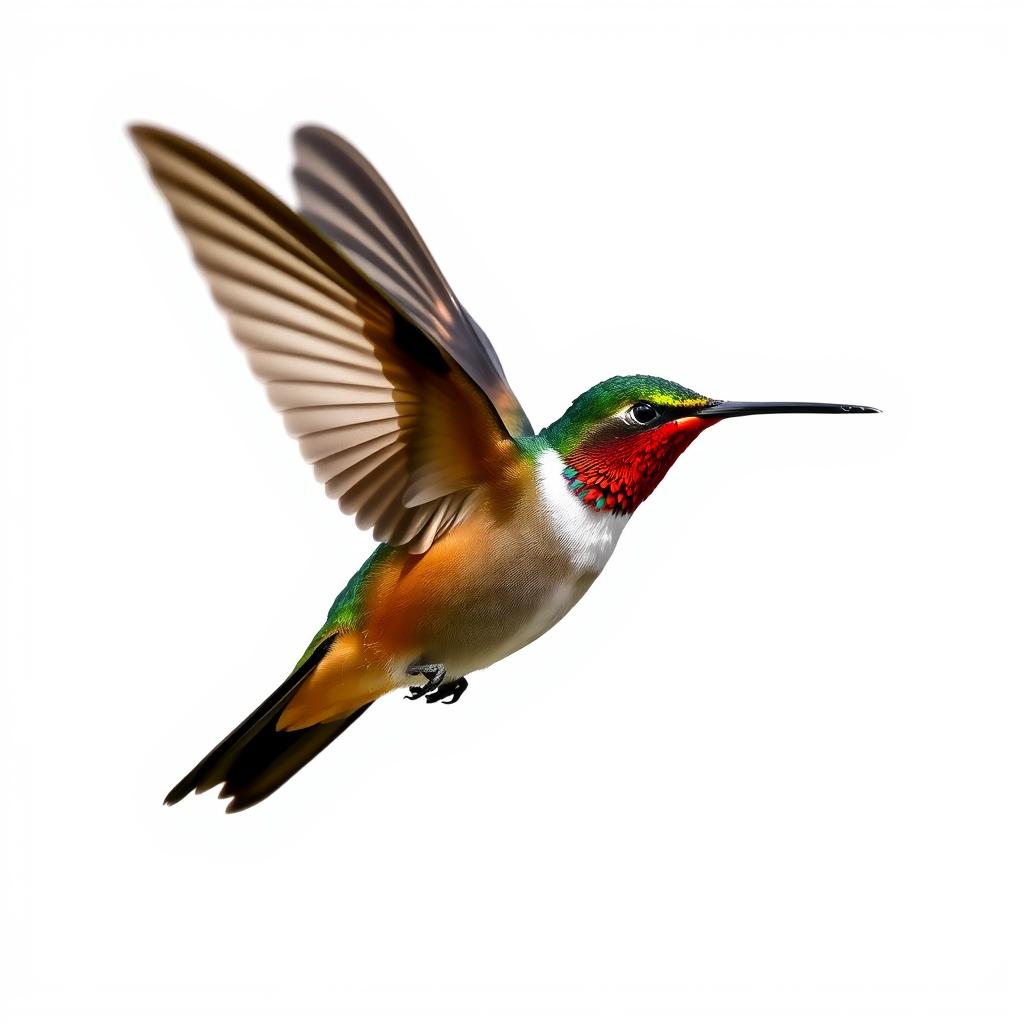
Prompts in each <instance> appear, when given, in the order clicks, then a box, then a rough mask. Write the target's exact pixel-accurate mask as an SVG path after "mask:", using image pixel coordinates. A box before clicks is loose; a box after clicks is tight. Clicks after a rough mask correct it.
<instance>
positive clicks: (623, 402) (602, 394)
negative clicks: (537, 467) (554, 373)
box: [540, 374, 708, 457]
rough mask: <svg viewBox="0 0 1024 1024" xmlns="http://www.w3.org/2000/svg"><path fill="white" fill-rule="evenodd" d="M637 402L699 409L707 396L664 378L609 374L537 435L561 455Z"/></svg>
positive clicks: (574, 447)
mask: <svg viewBox="0 0 1024 1024" xmlns="http://www.w3.org/2000/svg"><path fill="white" fill-rule="evenodd" d="M637 402H651V403H652V404H654V405H666V406H678V407H679V408H680V409H685V408H686V407H688V406H694V407H696V408H703V407H704V406H705V405H706V404H707V402H708V399H707V398H706V397H705V396H704V395H701V394H699V393H698V392H696V391H691V390H690V389H689V388H684V387H683V386H682V385H681V384H676V383H675V382H673V381H670V380H665V378H664V377H649V376H646V375H644V374H636V375H634V376H629V377H609V378H608V380H603V381H601V383H600V384H595V385H594V386H593V387H592V388H591V389H590V390H589V391H585V392H584V393H583V394H582V395H580V396H579V398H577V399H576V400H575V401H574V402H573V403H572V405H570V406H569V408H568V409H566V411H565V412H564V413H563V414H562V416H561V417H560V418H559V419H557V420H555V422H554V423H552V424H551V425H550V426H548V427H545V428H544V429H543V430H542V431H541V432H540V436H541V437H542V438H544V440H546V441H547V442H548V444H550V445H551V447H552V448H554V449H555V451H557V452H558V453H559V454H560V455H562V456H563V457H564V456H565V455H567V454H568V453H570V452H572V451H573V450H575V449H576V448H577V447H578V446H579V445H580V444H581V443H583V442H584V441H586V439H587V437H588V436H589V435H590V433H591V432H592V430H593V429H594V427H595V426H596V425H597V424H599V423H601V422H602V421H603V420H606V419H608V417H610V416H614V415H616V414H617V413H619V412H621V411H622V410H623V409H627V408H629V406H631V405H634V404H635V403H637Z"/></svg>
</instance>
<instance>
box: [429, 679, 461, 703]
mask: <svg viewBox="0 0 1024 1024" xmlns="http://www.w3.org/2000/svg"><path fill="white" fill-rule="evenodd" d="M468 687H469V683H468V682H467V681H466V680H465V679H449V680H448V681H447V682H444V683H441V685H440V686H438V688H437V689H436V690H434V692H433V693H432V694H430V696H429V697H427V703H428V704H433V703H434V702H435V701H440V702H441V703H442V704H454V703H455V702H456V701H457V700H458V699H459V698H460V697H461V696H462V695H463V694H464V693H465V692H466V690H467V689H468ZM445 697H449V698H451V699H450V700H445V699H444V698H445Z"/></svg>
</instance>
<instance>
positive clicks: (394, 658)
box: [279, 447, 629, 729]
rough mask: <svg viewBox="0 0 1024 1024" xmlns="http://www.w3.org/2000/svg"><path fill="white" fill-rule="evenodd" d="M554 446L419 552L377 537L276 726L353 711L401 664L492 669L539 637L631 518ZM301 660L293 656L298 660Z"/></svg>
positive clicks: (460, 670)
mask: <svg viewBox="0 0 1024 1024" xmlns="http://www.w3.org/2000/svg"><path fill="white" fill-rule="evenodd" d="M565 469H566V466H565V463H564V462H563V461H562V459H561V457H560V456H559V455H558V453H557V452H555V451H554V449H552V448H548V447H544V448H541V449H540V450H539V451H536V452H528V453H524V455H523V465H522V467H521V472H520V473H519V474H517V475H516V476H514V477H513V478H512V479H511V480H505V481H503V483H502V484H501V485H499V486H496V487H495V488H494V489H493V493H491V494H488V495H487V496H486V497H485V498H484V499H483V500H482V502H481V505H480V507H479V508H478V509H477V510H476V511H475V512H474V515H473V516H472V517H470V518H467V519H466V520H464V521H463V522H461V523H459V524H458V525H457V526H455V527H454V528H453V529H452V530H451V531H450V532H448V533H446V534H445V535H444V536H443V537H442V538H440V540H438V541H437V542H435V543H434V544H433V545H432V546H431V547H430V549H429V550H428V551H426V552H424V553H423V554H422V555H413V554H410V553H408V552H407V551H404V550H402V549H399V548H392V547H390V546H388V545H386V544H382V545H381V546H380V547H379V548H378V549H377V550H376V551H375V552H374V554H373V555H372V556H371V557H370V559H369V560H368V562H367V563H366V564H365V565H364V566H363V568H362V569H361V570H360V572H359V573H357V575H356V576H355V577H353V579H352V580H351V581H350V583H349V585H348V586H347V587H346V589H345V590H344V591H342V593H341V594H340V595H339V597H338V599H337V601H336V602H335V605H334V607H333V608H332V613H331V614H329V615H328V618H327V621H326V622H325V623H324V626H323V629H321V631H320V632H319V633H318V634H317V636H316V637H314V640H313V642H312V644H311V645H310V647H309V650H308V651H307V655H308V654H309V653H310V652H312V651H314V650H315V649H316V647H317V645H318V644H319V643H320V642H321V641H322V640H323V639H324V637H325V636H327V635H329V634H330V633H332V632H335V631H342V632H343V635H345V636H346V637H347V638H348V639H346V642H345V643H344V644H339V645H336V646H335V648H334V649H332V653H331V655H330V656H329V657H327V658H325V659H324V660H323V661H322V662H320V663H319V664H318V665H317V667H316V669H315V670H314V671H313V673H312V674H311V675H310V676H309V677H308V678H307V680H306V681H305V682H304V683H303V684H302V687H300V689H299V690H298V692H297V693H296V695H295V697H294V698H293V700H292V702H291V703H290V704H289V706H288V707H287V708H286V709H285V711H284V712H283V713H282V715H281V719H280V723H279V724H280V727H281V728H284V729H293V728H303V727H308V726H309V725H312V724H314V723H316V722H318V721H322V720H324V719H323V716H324V711H325V709H330V710H329V714H330V715H331V716H332V717H340V716H344V715H347V714H350V713H351V712H353V711H355V710H356V709H357V708H359V707H361V706H362V705H364V704H366V703H367V701H370V700H375V699H376V698H377V697H380V696H383V694H385V693H387V692H388V691H389V690H393V689H397V688H400V687H404V686H408V685H409V677H408V674H407V668H408V666H410V665H417V664H424V663H427V664H431V663H433V664H443V665H444V666H445V669H446V672H447V674H448V675H449V676H452V677H453V678H463V677H465V676H467V675H469V674H470V673H471V672H477V671H479V670H481V669H484V668H487V667H489V666H490V665H493V664H494V663H495V662H498V661H500V660H502V659H503V658H506V657H508V655H510V654H514V653H515V652H516V651H518V650H520V649H522V648H523V647H525V646H526V645H527V644H529V643H532V642H533V641H534V640H536V639H537V638H538V637H539V636H541V635H543V634H544V633H546V632H547V631H548V630H549V629H550V628H551V627H552V626H553V625H555V623H557V622H558V621H559V620H560V619H561V618H562V617H563V616H564V615H565V614H566V612H568V611H569V610H570V609H571V608H572V607H573V606H574V605H575V604H576V602H577V601H579V599H580V598H581V597H582V596H583V595H584V594H585V593H586V592H587V590H588V589H589V588H590V585H591V584H592V583H593V582H594V580H595V579H597V577H598V575H599V574H600V572H601V570H602V569H603V568H604V566H605V564H606V563H607V561H608V559H609V557H610V556H611V553H612V551H613V550H614V549H615V545H616V543H617V541H618V539H619V536H620V534H621V532H622V529H623V527H624V526H625V524H626V523H627V522H628V521H629V514H628V513H626V514H611V513H602V512H601V511H597V510H595V509H594V508H593V507H592V506H591V505H588V504H586V503H585V502H584V501H583V500H581V499H580V498H579V497H577V496H576V495H575V494H574V493H573V491H572V489H571V486H570V481H569V480H568V479H567V478H566V476H565ZM299 664H300V666H301V664H302V662H301V661H300V663H299Z"/></svg>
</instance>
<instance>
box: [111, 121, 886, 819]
mask: <svg viewBox="0 0 1024 1024" xmlns="http://www.w3.org/2000/svg"><path fill="white" fill-rule="evenodd" d="M129 132H130V135H131V138H132V139H133V141H134V143H135V145H136V146H137V147H138V149H139V150H140V152H141V154H142V156H143V158H144V160H145V162H146V164H147V165H148V169H149V172H150V174H151V176H152V178H153V180H154V182H155V183H156V186H157V188H158V189H159V191H160V192H161V193H162V194H163V196H164V198H165V199H166V200H167V203H168V204H169V206H170V209H171V211H172V213H173V215H174V217H175V219H176V220H177V222H178V224H179V225H180V227H181V229H182V230H183V232H184V234H185V236H186V238H187V240H188V243H189V245H190V247H191V250H192V255H193V257H194V259H195V262H196V263H197V265H198V267H199V269H200V271H201V272H202V274H203V276H204V277H205V278H206V281H207V283H208V285H209V288H210V291H211V292H212V294H213V298H214V300H215V301H216V303H217V305H218V306H219V307H220V309H221V311H222V312H223V313H224V315H225V316H226V318H227V321H228V326H229V328H230V330H231V333H232V334H233V335H234V337H235V339H236V340H237V342H238V343H239V345H240V346H241V349H242V351H243V352H244V354H245V357H246V359H247V360H248V362H249V366H250V368H251V369H252V371H253V373H254V374H255V376H256V377H257V378H258V379H259V380H260V381H261V382H262V383H263V385H264V387H265V389H266V393H267V397H268V398H269V399H270V402H271V404H272V405H273V406H274V408H276V409H277V410H278V412H280V414H281V416H282V418H283V420H284V426H285V428H286V429H287V431H288V432H289V434H290V435H291V436H292V437H294V438H296V439H297V440H298V445H299V450H300V451H301V453H302V455H303V456H304V457H305V459H306V460H307V461H308V462H310V463H311V464H312V466H313V470H314V474H315V476H316V479H317V480H318V481H320V483H322V484H323V486H324V489H325V491H326V492H327V495H328V497H329V498H332V499H334V500H336V501H337V502H338V504H339V506H340V507H341V510H342V512H345V513H347V514H349V515H354V516H355V520H356V524H357V525H358V526H360V527H361V528H364V529H365V528H372V530H373V536H374V538H375V539H376V540H377V541H378V542H379V544H378V546H377V547H376V549H375V550H374V551H373V553H372V554H371V555H370V556H369V558H368V559H367V560H366V561H365V562H364V563H363V565H362V566H361V567H360V568H359V569H358V570H357V572H356V573H355V575H354V576H353V577H352V578H351V579H350V580H349V582H348V584H347V585H346V586H345V588H344V589H343V590H342V591H341V593H340V594H339V595H338V596H337V598H336V599H335V601H334V603H333V604H332V605H331V607H330V610H329V612H328V613H327V618H326V621H325V622H324V624H323V626H322V627H321V628H320V629H319V631H318V632H317V633H316V634H315V635H314V636H313V639H312V641H311V642H310V644H309V646H308V647H307V648H306V650H305V652H304V653H303V654H302V656H301V657H300V658H299V660H298V662H297V663H296V665H295V668H294V669H293V670H292V672H291V673H290V674H289V675H288V677H287V678H286V679H285V680H284V682H283V683H281V685H280V686H279V687H278V688H277V689H276V690H274V692H273V693H271V694H270V696H269V697H267V699H266V700H264V701H263V703H262V704H260V705H259V707H257V708H256V709H255V710H254V711H253V712H252V714H250V715H249V716H248V717H247V718H245V719H244V720H243V721H242V722H241V723H240V724H239V725H238V726H237V727H236V728H235V729H234V730H232V731H231V732H230V733H229V734H228V735H227V736H226V737H225V738H224V739H223V740H222V741H221V742H220V743H218V744H217V746H215V747H214V748H213V750H211V751H210V753H208V754H207V755H206V757H204V758H203V759H202V760H201V761H200V762H199V763H198V764H197V765H196V766H195V768H193V769H192V771H190V772H189V773H188V774H187V775H186V776H185V777H184V778H183V779H182V780H181V781H180V782H179V783H178V784H177V785H176V786H174V787H173V788H172V789H171V791H170V792H169V793H168V794H167V797H166V800H165V802H166V803H167V804H175V803H177V802H178V801H180V800H181V799H183V798H184V797H185V796H187V795H188V794H190V793H192V792H196V793H202V792H205V791H206V790H209V789H212V788H213V787H215V786H218V785H219V786H220V787H221V789H220V796H221V798H226V799H228V801H229V802H228V804H227V810H228V811H229V812H234V811H241V810H244V809H245V808H248V807H251V806H252V805H254V804H256V803H258V802H259V801H261V800H263V799H264V798H266V797H267V796H269V795H270V794H271V793H273V792H275V791H276V790H277V789H278V788H279V787H280V786H282V785H283V784H284V783H285V782H287V781H288V780H289V779H290V778H291V777H292V776H293V775H294V774H295V773H296V772H298V771H299V770H300V769H301V768H302V767H303V766H304V765H306V764H308V763H309V761H311V760H312V759H313V758H314V757H316V755H317V754H319V753H320V752H321V751H322V750H323V749H324V748H325V747H327V746H328V745H329V744H330V743H332V742H333V741H334V740H335V739H337V738H338V737H339V736H340V735H341V734H342V733H343V732H344V731H345V730H346V729H348V728H349V726H350V725H352V724H353V723H354V722H355V721H356V720H357V719H358V718H360V717H361V716H362V715H363V714H364V713H365V712H366V711H367V709H368V708H369V707H370V706H371V705H372V704H373V703H374V702H375V701H377V700H378V699H380V698H381V697H383V696H384V695H385V694H387V693H389V692H391V691H394V690H399V689H404V688H408V692H407V693H406V694H405V696H406V698H407V699H411V700H423V701H424V702H425V703H427V704H434V703H445V704H454V703H455V702H457V701H458V700H459V699H460V698H461V697H462V695H463V694H464V693H465V692H466V688H467V685H468V683H467V677H468V676H469V675H470V674H471V673H475V672H478V671H480V670H482V669H485V668H487V667H488V666H490V665H493V664H494V663H495V662H498V661H500V660H502V659H503V658H506V657H508V656H509V655H511V654H514V653H515V652H516V651H519V650H521V649H522V648H523V647H525V646H526V645H527V644H529V643H531V642H532V641H534V640H536V639H537V638H538V637H540V636H541V635H543V634H544V633H546V632H547V631H548V630H549V629H551V627H552V626H554V625H555V623H557V622H558V621H559V620H560V619H561V618H562V617H563V616H564V615H565V614H566V613H567V612H568V611H569V610H570V609H571V608H573V607H574V606H575V605H576V603H577V602H578V601H579V600H580V598H581V597H582V596H583V595H584V594H585V593H586V592H587V590H588V589H589V588H590V586H591V584H593V582H594V580H595V579H596V578H597V577H598V575H599V574H600V573H601V571H602V569H604V567H605V565H606V564H607V562H608V559H609V557H610V556H611V554H612V552H613V551H614V549H615V546H616V543H617V542H618V539H619V537H620V536H621V534H622V531H623V529H624V528H625V526H626V524H627V523H628V522H629V521H630V519H631V518H632V516H633V513H634V512H636V510H637V508H639V506H640V505H641V504H642V503H643V502H644V501H646V500H647V498H648V497H650V495H651V494H652V493H653V491H654V490H655V488H657V486H658V484H659V483H660V482H661V481H662V480H663V479H664V477H665V474H666V473H667V472H668V470H669V468H670V467H671V466H672V464H673V463H674V462H675V461H676V459H677V458H678V457H679V456H680V455H681V454H682V453H683V452H684V451H685V450H686V449H687V448H688V447H689V446H690V445H691V444H692V443H693V441H694V440H696V438H697V437H698V436H699V435H700V434H702V433H703V432H704V431H705V430H707V428H708V427H711V426H713V425H714V424H716V423H719V422H720V421H721V420H724V419H728V418H733V417H738V416H758V415H764V414H771V413H840V414H842V413H873V412H877V411H878V410H877V409H873V408H871V407H868V406H863V405H837V404H826V403H816V402H735V401H721V400H717V399H713V398H709V397H708V396H706V395H703V394H701V393H699V392H697V391H693V390H691V389H690V388H687V387H683V386H682V385H680V384H676V383H673V382H672V381H671V380H667V379H665V378H663V377H658V376H647V375H632V376H620V377H612V378H611V379H609V380H605V381H602V382H601V383H599V384H595V385H594V386H593V387H591V388H590V389H589V390H588V391H585V392H583V394H581V395H580V396H579V397H578V398H576V399H575V400H574V401H573V402H572V404H571V405H570V406H569V408H568V409H567V410H566V412H565V413H564V414H563V415H562V416H561V417H560V418H559V419H557V420H556V421H555V422H554V423H552V424H551V425H550V426H547V427H545V428H544V429H542V430H540V431H536V432H535V431H534V430H533V428H532V427H531V425H530V421H529V420H528V419H527V416H526V413H525V412H524V411H523V408H522V406H521V405H520V404H519V401H518V400H517V398H516V396H515V394H514V393H513V392H512V389H511V388H510V387H509V384H508V381H507V379H506V376H505V373H504V370H503V369H502V366H501V363H500V361H499V359H498V356H497V354H496V353H495V351H494V348H493V346H492V345H491V343H490V341H489V340H488V338H487V335H486V334H484V332H483V331H482V330H481V328H480V327H479V326H478V325H477V323H476V321H475V320H474V319H473V318H472V317H471V316H470V315H469V313H468V312H467V311H466V310H465V308H464V307H463V306H462V304H461V303H460V302H459V301H458V299H457V298H456V297H455V295H454V293H453V291H452V289H451V288H450V287H449V285H448V282H447V281H446V280H445V278H444V276H443V275H442V273H441V271H440V269H439V268H438V266H437V264H436V262H435V261H434V259H433V258H432V256H431V255H430V252H429V251H428V249H427V247H426V245H425V244H424V242H423V239H422V238H421V237H420V234H419V232H418V231H417V230H416V228H415V227H414V226H413V223H412V221H411V220H410V219H409V216H408V214H407V213H406V212H405V210H404V209H403V207H402V206H401V204H400V203H399V202H398V200H397V198H396V197H395V195H394V194H393V193H392V191H391V189H390V188H389V187H388V186H387V184H386V183H385V182H384V179H383V178H382V177H381V176H380V174H378V172H377V171H376V170H375V169H374V167H373V166H372V165H371V164H370V163H369V161H368V160H367V159H366V158H365V157H364V156H363V155H362V154H361V153H360V152H359V151H358V150H357V149H356V148H355V147H354V146H353V145H352V144H351V143H349V142H348V141H346V140H345V139H343V138H341V137H340V136H338V135H336V134H334V133H333V132H331V131H329V130H327V129H325V128H322V127H318V126H304V127H301V128H299V129H298V130H297V131H296V132H295V134H294V138H293V141H294V149H295V165H294V180H295V184H296V187H297V190H298V195H299V205H298V210H297V212H296V211H295V210H293V209H291V208H290V207H289V206H287V205H286V204H285V203H284V202H282V201H281V200H279V199H278V198H276V197H275V196H274V195H272V194H271V193H270V192H268V191H267V190H266V189H264V188H263V187H262V186H260V185H259V184H257V183H256V182H255V181H254V180H253V179H252V178H250V177H249V176H248V175H246V174H244V173H243V172H242V171H240V170H238V169H237V168H236V167H234V166H232V165H231V164H229V163H227V162H226V161H224V160H222V159H221V158H219V157H218V156H215V155H214V154H213V153H211V152H209V151H208V150H206V149H204V148H203V147H201V146H199V145H197V144H195V143H193V142H191V141H189V140H187V139H185V138H183V137H181V136H179V135H176V134H174V133H172V132H169V131H166V130H163V129H161V128H157V127H153V126H148V125H133V126H131V127H130V128H129Z"/></svg>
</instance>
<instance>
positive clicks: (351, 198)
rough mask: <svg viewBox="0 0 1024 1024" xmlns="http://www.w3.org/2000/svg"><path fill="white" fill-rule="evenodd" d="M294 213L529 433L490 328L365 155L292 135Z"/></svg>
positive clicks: (518, 431) (510, 422)
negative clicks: (457, 291)
mask: <svg viewBox="0 0 1024 1024" xmlns="http://www.w3.org/2000/svg"><path fill="white" fill-rule="evenodd" d="M294 143H295V160H296V163H295V170H294V176H295V183H296V185H297V186H298V191H299V200H300V204H301V205H300V207H299V212H300V213H301V214H302V216H303V217H305V218H306V219H307V220H308V221H309V222H310V223H311V224H313V225H314V226H315V227H316V228H317V229H318V230H319V231H320V232H321V233H322V234H323V235H325V236H326V237H327V238H329V239H330V240H331V241H332V242H334V243H335V245H337V246H338V248H339V249H340V250H341V252H342V253H343V254H344V255H345V256H346V257H348V259H350V260H351V261H352V262H353V263H354V264H355V265H356V266H357V267H358V268H359V269H360V270H361V271H362V272H363V273H364V274H365V275H366V276H367V277H368V278H370V280H371V281H373V283H374V284H375V285H377V287H378V288H380V289H381V291H383V292H384V294H385V295H387V296H388V297H389V298H390V299H391V300H392V302H394V303H395V304H396V305H397V306H398V307H399V308H400V309H401V310H402V311H403V312H404V313H405V314H406V316H408V317H409V319H410V320H411V321H412V322H413V323H414V324H416V326H417V327H419V328H420V330H422V331H423V332H424V334H426V335H427V337H429V338H433V339H434V340H435V341H436V342H437V343H438V344H439V345H440V346H441V347H442V348H443V349H444V350H445V351H446V352H447V353H448V354H449V355H450V356H452V358H453V359H455V361H456V362H458V363H459V365H460V366H462V368H463V369H464V370H465V371H466V373H468V374H469V376H470V377H472V378H473V380H474V381H476V383H477V384H478V385H479V386H480V387H481V388H482V389H483V390H484V393H485V394H486V395H487V397H488V398H490V400H491V402H492V404H493V405H494V407H495V409H497V410H498V414H499V415H500V416H501V418H502V420H503V421H504V423H505V426H506V427H507V428H508V430H509V433H511V434H512V435H514V436H522V435H526V434H532V433H533V428H532V427H531V426H530V421H529V420H528V419H527V418H526V413H525V412H523V409H522V406H520V404H519V401H518V400H517V399H516V396H515V395H514V394H513V393H512V389H511V388H510V387H509V386H508V381H507V380H505V372H504V370H502V368H501V363H500V362H499V360H498V356H497V354H496V353H495V351H494V348H493V346H492V345H491V343H490V341H489V340H488V338H487V335H486V334H484V332H483V331H482V330H481V329H480V327H479V326H478V325H477V323H476V322H475V321H474V320H473V318H472V317H471V316H470V315H469V314H468V313H467V312H466V311H465V310H464V309H463V308H462V304H461V303H460V302H459V300H458V299H457V298H455V296H454V294H453V293H452V290H451V288H450V287H449V286H448V282H447V281H446V280H445V279H444V275H443V274H442V273H441V271H440V270H439V269H438V266H437V264H436V263H435V262H434V258H433V257H432V256H431V255H430V252H429V251H428V250H427V247H426V245H425V244H424V242H423V239H422V238H421V237H420V234H419V232H418V231H417V230H416V228H415V227H414V226H413V223H412V221H411V220H410V219H409V215H408V214H407V213H406V212H405V210H404V209H403V208H402V205H401V203H399V201H398V200H397V199H396V198H395V195H394V193H393V192H392V191H391V189H390V188H388V186H387V184H386V183H385V182H384V179H383V178H382V177H381V176H380V175H379V174H378V173H377V172H376V171H375V170H374V168H373V166H372V165H371V164H370V162H369V161H368V160H367V159H366V157H364V156H363V155H362V153H360V152H359V150H357V149H356V148H355V146H353V145H352V144H351V143H349V142H346V141H345V139H343V138H341V137H340V136H338V135H335V134H334V133H333V132H330V131H328V130H327V129H326V128H318V127H313V126H307V127H304V128H300V129H299V130H298V131H297V132H296V133H295V137H294Z"/></svg>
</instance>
